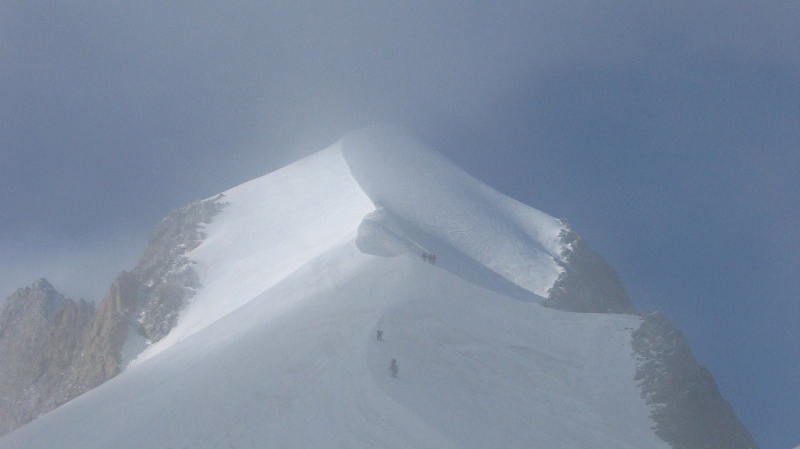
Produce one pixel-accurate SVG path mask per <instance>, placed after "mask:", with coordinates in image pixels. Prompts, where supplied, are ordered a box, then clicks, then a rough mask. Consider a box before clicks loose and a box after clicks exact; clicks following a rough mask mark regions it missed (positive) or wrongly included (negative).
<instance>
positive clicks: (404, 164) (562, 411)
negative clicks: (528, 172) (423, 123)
mask: <svg viewBox="0 0 800 449" xmlns="http://www.w3.org/2000/svg"><path fill="white" fill-rule="evenodd" d="M223 201H226V202H227V203H228V204H227V205H226V206H225V207H224V208H223V210H222V212H221V213H219V214H218V215H217V216H215V217H214V219H213V221H212V223H211V224H210V225H208V226H207V227H206V228H205V230H204V231H205V233H206V238H205V239H204V241H203V243H202V244H201V245H200V246H199V247H198V248H196V249H195V250H193V251H192V252H191V253H189V257H190V258H191V259H192V260H193V261H194V262H195V270H196V272H197V274H198V277H199V280H200V283H201V285H202V287H201V288H200V289H198V292H197V294H196V295H195V296H194V297H193V298H192V300H191V303H190V304H189V305H188V306H187V307H186V309H184V310H183V311H182V313H181V317H180V319H179V322H178V324H177V326H176V327H175V328H174V329H173V330H172V332H171V333H170V334H169V335H168V336H167V337H166V338H164V339H163V340H161V341H159V342H158V343H156V344H154V345H152V346H151V347H149V348H148V349H147V350H145V351H144V352H143V353H142V354H140V355H139V357H138V359H137V360H136V361H135V362H134V363H133V364H132V365H131V367H130V368H129V369H128V370H126V371H125V372H123V373H122V374H120V375H119V376H117V377H116V378H114V379H112V380H110V381H109V382H107V383H105V384H103V385H101V386H100V387H98V388H96V389H95V390H92V391H90V392H88V393H86V394H85V395H83V396H81V397H79V398H77V399H75V400H73V401H71V402H69V403H68V404H66V405H64V406H62V407H60V408H59V409H56V410H55V411H54V412H51V413H50V414H48V415H45V416H44V417H41V418H39V419H37V420H35V421H34V422H32V423H31V424H28V425H26V426H24V427H22V428H20V429H18V430H16V431H15V432H12V433H11V434H9V435H7V436H5V437H3V438H2V439H0V448H34V447H36V448H38V447H62V448H78V447H80V448H104V447H120V448H127V447H130V448H139V447H155V448H173V447H174V448H183V447H192V448H195V447H197V448H205V447H207V448H212V447H220V448H223V447H224V448H230V447H233V448H242V447H289V448H291V447H297V448H307V447H314V448H317V447H319V448H327V447H331V448H333V447H342V448H358V447H364V448H368V447H390V448H409V447H411V448H415V447H419V448H428V447H431V448H433V447H436V448H448V447H450V448H486V447H508V448H523V447H524V448H529V447H547V448H578V447H591V448H644V447H650V448H665V447H668V446H667V445H666V443H664V442H662V441H661V440H659V439H658V438H657V437H656V435H655V434H654V432H653V430H652V427H653V423H652V421H651V420H650V419H649V418H648V415H649V412H650V410H649V408H648V407H647V406H646V405H645V403H644V401H643V399H642V398H641V395H640V390H639V389H638V387H637V386H636V384H635V382H634V379H633V377H634V375H635V372H636V365H635V361H634V359H633V357H632V355H631V352H632V350H631V345H630V341H631V333H632V331H633V330H634V329H636V328H637V327H638V326H639V323H640V319H639V318H638V317H634V316H628V315H611V314H576V313H570V312H563V311H557V310H552V309H548V308H545V307H542V306H541V305H539V304H538V302H537V298H541V297H542V296H544V295H545V294H546V292H547V289H548V288H549V287H550V286H552V283H553V282H554V281H555V279H556V278H557V276H558V274H559V273H560V270H561V268H560V267H559V265H558V264H557V263H556V260H557V259H558V258H559V257H560V255H561V254H562V252H563V249H564V248H563V244H562V243H561V242H560V240H559V238H558V235H559V233H560V232H561V230H562V227H561V224H560V223H559V222H558V220H555V219H553V218H552V217H549V216H547V215H546V214H543V213H541V212H538V211H535V210H533V209H531V208H529V207H527V206H525V205H522V204H520V203H518V202H516V201H514V200H511V199H510V198H507V197H504V196H502V195H501V194H499V193H497V192H495V191H494V190H492V189H490V188H489V187H486V186H484V185H482V184H480V183H479V182H478V181H475V180H473V179H472V178H470V177H469V176H467V175H466V174H464V173H463V172H461V171H460V170H458V169H457V168H455V167H453V166H452V165H451V164H450V163H449V162H447V161H446V160H445V159H443V158H441V157H440V156H438V155H437V154H435V153H434V152H431V151H429V150H427V149H426V148H424V146H422V145H420V144H419V143H417V142H415V141H413V140H412V139H410V138H408V137H407V136H404V135H403V134H402V133H401V132H399V131H397V130H396V129H391V128H388V129H387V128H373V129H369V130H364V131H359V132H356V133H353V134H350V135H348V136H346V137H345V138H344V139H342V141H340V142H339V143H337V144H336V145H334V146H332V147H330V148H328V149H326V150H324V151H322V152H320V153H317V154H315V155H313V156H311V157H309V158H306V159H303V160H301V161H299V162H297V163H295V164H292V165H290V166H288V167H285V168H283V169H281V170H278V171H276V172H274V173H271V174H269V175H267V176H264V177H262V178H259V179H256V180H254V181H251V182H249V183H245V184H243V185H241V186H238V187H235V188H233V189H231V190H229V191H227V192H225V196H224V198H223ZM422 252H428V253H431V254H436V255H437V263H436V265H433V264H430V263H427V262H424V261H423V260H422V258H421V254H422ZM377 330H382V331H383V336H384V339H383V341H378V340H377V339H376V338H375V336H376V332H377ZM391 359H396V360H397V363H398V366H399V375H398V377H397V378H393V377H392V376H391V375H390V372H389V369H388V368H389V363H390V361H391Z"/></svg>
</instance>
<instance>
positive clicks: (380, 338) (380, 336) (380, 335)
mask: <svg viewBox="0 0 800 449" xmlns="http://www.w3.org/2000/svg"><path fill="white" fill-rule="evenodd" d="M378 341H383V331H382V330H378Z"/></svg>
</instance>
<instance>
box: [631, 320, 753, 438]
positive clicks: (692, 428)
mask: <svg viewBox="0 0 800 449" xmlns="http://www.w3.org/2000/svg"><path fill="white" fill-rule="evenodd" d="M642 318H643V322H642V325H641V326H640V327H639V329H638V330H636V331H634V332H633V343H632V345H633V350H634V355H635V357H636V358H637V372H636V378H635V379H636V380H637V381H639V386H640V388H641V389H642V397H643V398H644V399H645V401H646V402H647V405H649V406H650V407H651V410H652V412H651V413H650V417H651V418H652V419H653V421H655V422H656V435H658V436H659V437H660V438H661V439H662V440H664V441H666V442H667V443H669V444H670V445H671V446H672V447H673V448H675V449H695V448H709V449H756V448H758V445H756V443H755V441H754V440H753V437H752V436H751V435H750V433H749V432H748V431H747V429H746V428H745V427H744V425H742V423H741V422H739V419H738V418H737V417H736V413H734V411H733V407H731V405H730V404H729V403H728V401H726V400H725V399H723V398H722V396H721V395H720V394H719V390H717V385H716V383H715V382H714V378H713V377H712V375H711V373H710V372H709V371H708V369H706V368H705V367H704V366H703V365H701V364H700V363H699V362H698V361H697V360H696V359H695V358H694V356H693V355H692V351H691V349H690V348H689V343H688V342H687V341H686V338H684V336H683V334H682V333H681V332H680V331H679V330H677V329H675V327H673V326H672V324H671V323H670V322H669V319H667V317H666V316H664V314H662V313H659V312H654V313H644V314H642Z"/></svg>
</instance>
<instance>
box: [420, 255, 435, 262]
mask: <svg viewBox="0 0 800 449" xmlns="http://www.w3.org/2000/svg"><path fill="white" fill-rule="evenodd" d="M422 260H423V261H424V262H428V263H430V264H431V265H436V254H428V253H422Z"/></svg>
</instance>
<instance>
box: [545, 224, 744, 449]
mask: <svg viewBox="0 0 800 449" xmlns="http://www.w3.org/2000/svg"><path fill="white" fill-rule="evenodd" d="M564 224H565V230H564V231H562V233H561V239H562V241H563V242H564V243H565V244H566V246H567V248H568V249H567V250H566V251H565V252H564V253H563V254H562V258H563V262H557V263H559V265H561V267H562V268H563V269H564V271H563V272H562V274H561V275H560V276H559V278H558V280H557V281H556V282H555V284H554V285H553V287H552V288H551V289H550V291H549V295H548V298H547V301H546V302H545V305H546V306H548V307H552V308H554V309H561V310H567V311H572V312H594V313H626V314H638V315H640V316H641V317H642V324H641V326H640V327H639V328H638V329H637V330H635V331H633V333H632V342H631V345H632V348H633V356H634V357H635V358H636V361H637V372H636V377H635V381H636V382H638V386H639V388H641V391H642V397H643V398H644V399H645V402H646V403H647V405H648V406H650V409H651V414H650V417H651V418H652V419H653V421H654V422H655V423H656V428H655V431H656V434H657V435H658V436H659V437H660V438H661V439H662V440H664V441H665V442H667V443H668V444H669V445H670V446H672V447H673V448H674V449H700V448H702V449H756V448H758V446H757V445H756V443H755V441H754V440H753V438H752V436H751V435H750V433H749V432H748V431H747V429H746V428H745V427H744V425H742V423H741V422H739V419H738V418H737V417H736V413H735V412H734V410H733V407H731V405H730V404H729V403H728V402H727V401H726V400H725V399H723V398H722V396H721V395H720V393H719V390H718V389H717V385H716V383H715V382H714V378H713V376H712V375H711V372H709V371H708V369H706V368H705V367H704V366H703V365H701V364H700V363H699V362H698V361H697V359H695V357H694V355H692V350H691V348H690V347H689V343H688V342H687V341H686V339H685V338H684V336H683V334H682V333H681V332H680V331H679V330H677V329H676V328H675V327H673V326H672V324H671V323H670V321H669V319H667V317H666V316H664V314H662V313H658V312H651V313H638V312H637V311H636V309H635V307H634V306H633V303H631V300H630V298H629V297H628V294H627V293H626V292H625V286H624V285H623V283H622V280H621V279H620V278H619V276H618V275H617V273H616V271H614V269H613V268H612V267H611V266H610V265H609V264H608V263H607V262H606V261H605V260H604V259H603V258H602V257H601V256H600V255H598V254H596V253H595V252H593V251H592V250H591V249H589V247H588V245H587V244H586V241H585V240H584V239H583V238H582V237H581V236H580V235H578V234H577V233H576V232H575V231H573V230H572V228H571V227H570V226H569V224H568V223H566V222H564Z"/></svg>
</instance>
